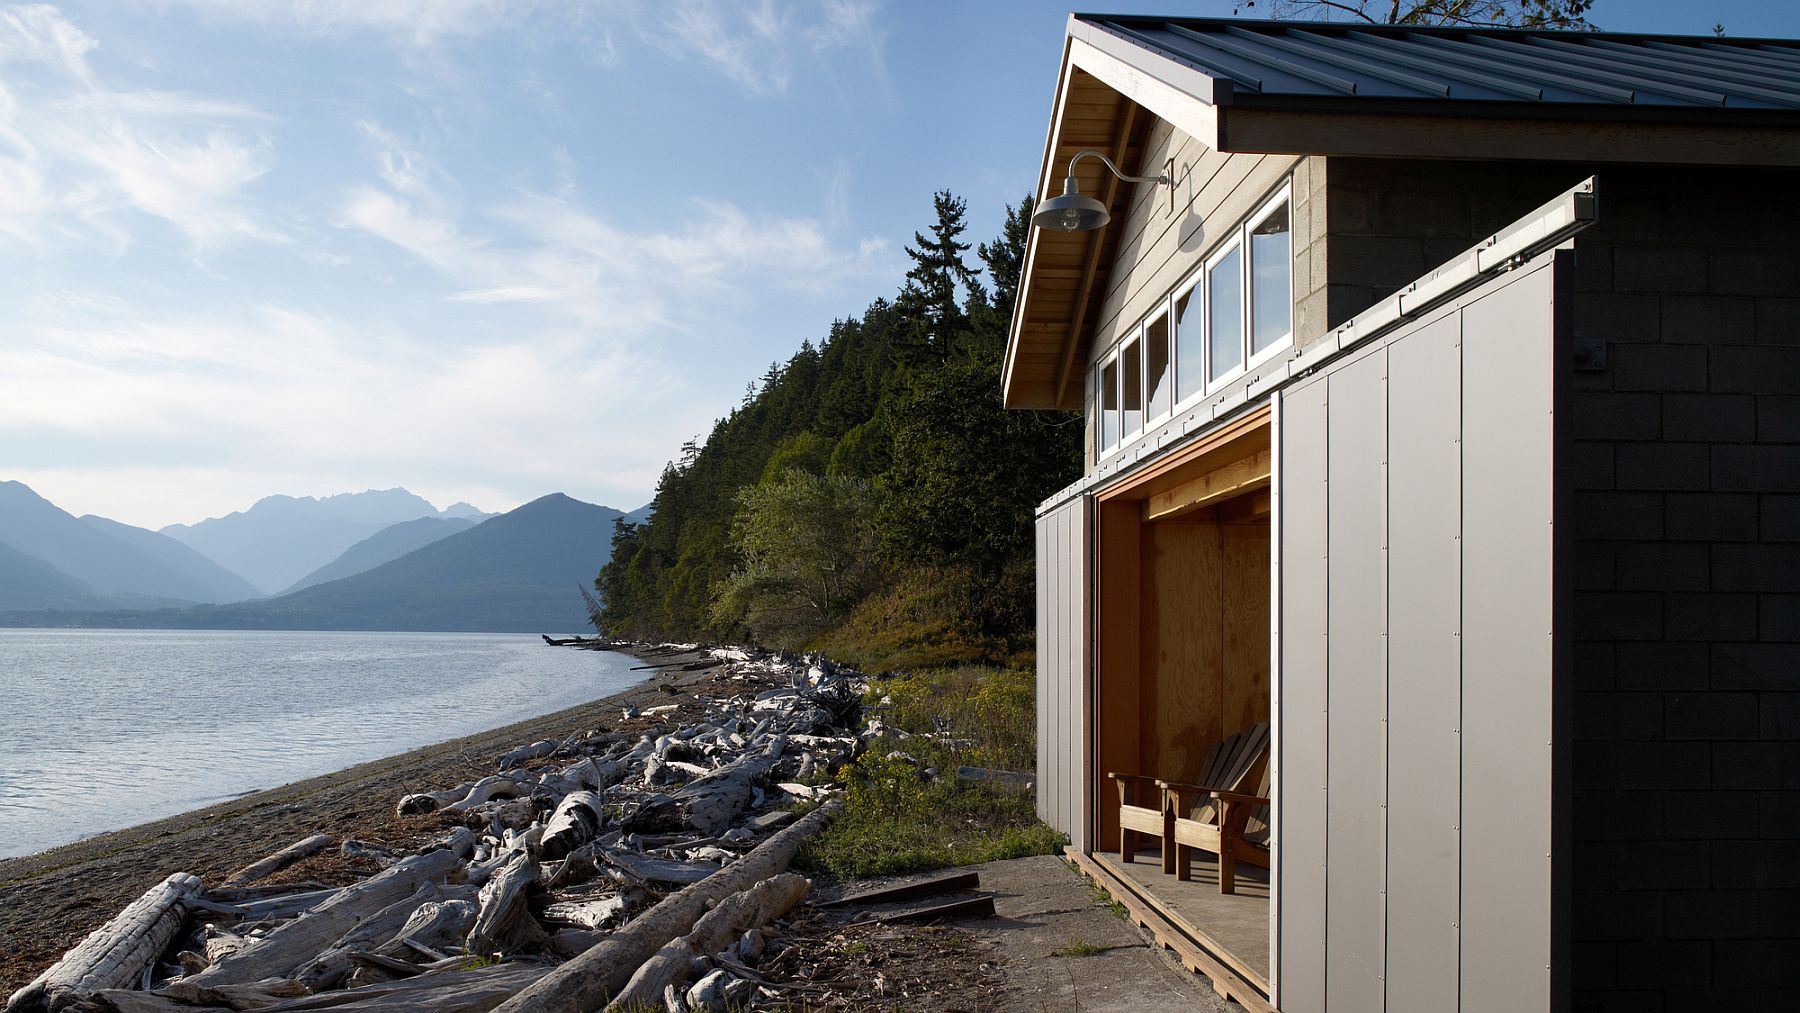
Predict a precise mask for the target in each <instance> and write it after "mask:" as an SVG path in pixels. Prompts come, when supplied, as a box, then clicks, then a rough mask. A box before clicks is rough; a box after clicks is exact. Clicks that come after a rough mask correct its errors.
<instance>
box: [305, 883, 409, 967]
mask: <svg viewBox="0 0 1800 1013" xmlns="http://www.w3.org/2000/svg"><path fill="white" fill-rule="evenodd" d="M442 898H443V893H442V891H440V890H439V889H438V887H437V884H435V883H423V884H421V885H420V886H419V888H418V889H417V890H415V891H413V892H412V893H411V894H409V895H407V896H405V897H402V898H400V899H399V900H397V901H395V902H393V903H392V904H389V905H387V906H386V907H384V908H382V909H381V910H379V911H377V912H375V913H374V914H372V915H370V916H369V917H367V918H365V919H363V920H362V921H360V922H358V923H356V926H355V927H354V928H352V929H350V930H349V931H348V932H345V933H344V934H343V935H342V936H339V937H338V939H337V941H336V942H334V943H332V944H331V947H330V948H329V949H327V950H324V951H323V952H321V953H320V954H319V955H318V956H317V957H314V958H313V959H312V960H309V961H307V962H306V963H305V965H303V966H302V967H301V968H300V970H299V971H298V972H297V973H296V974H295V975H294V977H295V978H296V979H298V980H299V981H300V982H301V983H302V984H304V985H305V986H306V988H307V990H308V991H311V992H323V991H325V990H326V989H330V988H336V987H338V985H339V984H340V983H341V982H342V981H343V980H344V978H345V977H347V976H348V975H349V974H350V971H351V970H352V967H353V964H352V961H351V959H350V954H352V953H354V952H356V951H358V950H372V949H374V948H375V947H377V946H380V945H381V944H382V943H385V942H387V941H388V940H390V939H392V938H394V934H395V933H397V932H399V931H400V928H401V926H403V925H405V924H406V922H407V919H408V918H411V917H412V913H413V912H414V911H417V910H418V909H419V908H420V907H422V906H423V905H425V904H429V903H432V902H435V901H438V900H441V899H442Z"/></svg>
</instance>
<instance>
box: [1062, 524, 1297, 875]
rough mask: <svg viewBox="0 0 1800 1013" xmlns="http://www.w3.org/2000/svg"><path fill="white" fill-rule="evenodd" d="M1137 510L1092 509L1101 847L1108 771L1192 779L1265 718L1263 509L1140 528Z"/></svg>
mask: <svg viewBox="0 0 1800 1013" xmlns="http://www.w3.org/2000/svg"><path fill="white" fill-rule="evenodd" d="M1256 496H1257V494H1251V495H1250V496H1247V497H1244V498H1243V499H1244V500H1245V501H1246V502H1248V501H1250V500H1251V499H1253V498H1255V497H1256ZM1262 501H1263V502H1265V503H1266V496H1265V497H1263V499H1262ZM1142 507H1143V503H1142V501H1141V500H1135V499H1132V500H1114V501H1112V502H1108V503H1105V504H1103V505H1102V507H1101V511H1100V565H1099V573H1100V587H1099V595H1098V599H1099V600H1098V608H1099V612H1100V615H1099V645H1098V657H1099V666H1098V679H1099V687H1098V690H1099V691H1098V692H1097V693H1096V702H1097V705H1098V711H1099V714H1098V728H1099V744H1098V749H1099V760H1100V766H1099V770H1098V772H1099V774H1100V777H1101V780H1102V781H1103V782H1104V783H1101V784H1098V785H1096V788H1097V790H1098V792H1099V797H1098V799H1097V802H1098V804H1097V805H1096V807H1095V811H1096V813H1097V814H1098V823H1099V826H1098V828H1097V829H1098V837H1097V839H1096V847H1098V848H1102V849H1105V848H1109V847H1115V846H1116V845H1117V841H1118V811H1117V810H1118V791H1117V789H1116V788H1115V787H1114V786H1113V784H1112V782H1111V781H1110V780H1109V779H1106V778H1105V774H1106V772H1108V771H1121V772H1129V773H1138V774H1147V775H1150V776H1154V777H1161V778H1166V779H1170V780H1189V781H1191V780H1194V779H1196V778H1198V777H1199V775H1200V772H1201V765H1202V763H1203V762H1204V760H1205V758H1206V753H1207V751H1208V750H1209V749H1211V748H1212V745H1213V743H1215V742H1218V741H1219V740H1220V739H1222V738H1224V737H1225V736H1227V735H1231V734H1233V733H1235V732H1238V731H1241V730H1243V729H1244V728H1247V727H1249V726H1250V725H1252V724H1256V723H1257V722H1266V721H1268V720H1269V522H1268V515H1267V510H1266V509H1261V510H1255V509H1251V510H1246V509H1243V504H1241V503H1235V502H1232V501H1227V502H1226V503H1223V504H1220V505H1219V506H1217V507H1215V508H1209V509H1206V510H1202V511H1196V512H1195V513H1192V514H1188V515H1185V516H1182V517H1178V518H1174V519H1170V520H1162V521H1154V522H1145V521H1144V520H1143V509H1142Z"/></svg>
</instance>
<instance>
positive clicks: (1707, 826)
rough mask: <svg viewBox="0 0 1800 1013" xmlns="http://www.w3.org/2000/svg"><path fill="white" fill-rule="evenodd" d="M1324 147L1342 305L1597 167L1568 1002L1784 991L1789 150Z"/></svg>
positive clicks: (1795, 228) (1793, 504) (1788, 791)
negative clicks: (1673, 157) (1623, 153)
mask: <svg viewBox="0 0 1800 1013" xmlns="http://www.w3.org/2000/svg"><path fill="white" fill-rule="evenodd" d="M1329 173H1330V182H1331V187H1330V192H1329V194H1328V200H1329V213H1328V219H1329V229H1328V235H1327V239H1326V242H1327V246H1328V270H1329V272H1330V278H1329V284H1328V287H1327V288H1328V292H1329V302H1330V314H1331V317H1332V323H1333V324H1334V325H1335V324H1336V323H1338V322H1341V321H1342V320H1344V319H1347V318H1348V317H1349V316H1350V315H1353V314H1354V313H1355V312H1356V311H1357V310H1360V309H1362V308H1363V307H1364V306H1366V305H1368V304H1369V302H1371V301H1372V300H1373V299H1375V298H1377V297H1378V296H1380V295H1382V294H1385V293H1386V292H1389V291H1392V290H1393V289H1394V288H1395V287H1397V286H1399V285H1402V284H1405V283H1406V282H1408V281H1410V280H1412V278H1414V277H1416V276H1417V275H1418V274H1420V273H1422V272H1423V271H1424V270H1426V269H1427V268H1429V267H1431V266H1435V265H1436V264H1437V263H1439V262H1441V261H1442V260H1444V259H1445V258H1447V257H1448V256H1450V255H1452V254H1454V253H1455V252H1457V251H1458V250H1461V249H1463V248H1465V247H1466V246H1467V245H1469V243H1470V242H1472V241H1474V240H1475V239H1478V238H1480V237H1481V236H1484V235H1486V234H1489V233H1491V232H1493V231H1494V230H1496V229H1498V228H1499V227H1501V226H1503V225H1505V224H1506V223H1508V222H1510V221H1512V220H1513V219H1514V218H1516V217H1518V216H1519V215H1521V214H1523V213H1525V212H1527V211H1529V210H1530V209H1531V208H1533V207H1536V206H1537V205H1538V204H1540V203H1542V202H1543V201H1545V200H1547V199H1549V198H1550V197H1551V196H1554V195H1555V194H1556V193H1559V192H1561V191H1562V190H1564V189H1566V188H1567V187H1568V186H1570V185H1573V184H1574V183H1575V182H1576V181H1578V180H1580V179H1582V178H1585V177H1586V176H1588V175H1590V174H1592V175H1597V176H1598V177H1599V183H1600V207H1601V211H1600V222H1599V224H1597V225H1596V226H1595V227H1594V228H1592V229H1590V230H1589V231H1588V232H1585V233H1583V234H1582V235H1581V236H1580V237H1579V238H1578V239H1577V242H1576V254H1577V267H1576V289H1577V294H1576V296H1575V303H1574V318H1573V323H1574V329H1575V339H1576V341H1578V342H1582V341H1588V342H1598V343H1601V344H1603V345H1604V347H1605V350H1606V363H1605V368H1603V369H1598V370H1591V371H1579V372H1574V373H1573V379H1574V385H1575V388H1576V393H1575V396H1574V404H1573V407H1572V418H1571V419H1570V420H1569V423H1568V424H1569V425H1570V426H1571V430H1570V433H1571V436H1572V438H1573V443H1572V445H1571V446H1570V454H1571V460H1570V461H1569V462H1568V468H1567V470H1566V471H1565V474H1566V475H1568V476H1569V480H1570V483H1571V485H1572V490H1571V492H1572V505H1573V514H1574V517H1573V525H1574V532H1573V539H1574V543H1573V553H1574V559H1573V560H1572V567H1571V570H1570V572H1571V574H1572V579H1573V581H1574V603H1573V604H1574V624H1575V629H1574V640H1575V643H1574V645H1573V647H1574V672H1573V678H1574V686H1573V690H1574V737H1575V740H1576V741H1575V743H1574V754H1573V756H1574V760H1573V762H1574V770H1573V780H1574V826H1573V828H1572V836H1573V841H1574V844H1573V847H1574V856H1573V857H1574V879H1573V887H1574V897H1573V900H1574V912H1573V920H1574V923H1573V927H1572V931H1573V937H1574V938H1573V955H1572V961H1573V966H1572V972H1573V973H1572V984H1573V989H1574V1008H1575V1009H1577V1010H1595V1011H1599V1010H1631V1011H1645V1013H1657V1011H1665V1010H1666V1011H1675V1010H1681V1011H1684V1013H1685V1011H1690V1010H1692V1011H1699V1010H1710V1009H1731V1010H1794V1009H1800V185H1797V184H1800V171H1795V170H1748V169H1704V168H1673V167H1618V166H1571V165H1530V164H1514V165H1504V164H1491V163H1490V164H1460V163H1450V162H1391V161H1376V160H1361V159H1332V160H1330V165H1329ZM1571 368H1573V366H1572V365H1571ZM1522 816H1524V814H1522ZM1524 818H1532V817H1531V816H1524Z"/></svg>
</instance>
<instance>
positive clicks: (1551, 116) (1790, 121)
mask: <svg viewBox="0 0 1800 1013" xmlns="http://www.w3.org/2000/svg"><path fill="white" fill-rule="evenodd" d="M1156 119H1161V120H1165V121H1167V122H1168V123H1169V124H1171V125H1172V126H1174V127H1175V128H1176V129H1178V130H1181V131H1182V132H1184V133H1186V134H1188V135H1189V136H1191V137H1193V138H1194V139H1195V140H1197V141H1199V142H1200V143H1201V144H1203V145H1205V146H1206V147H1209V148H1212V149H1213V150H1215V151H1221V152H1246V153H1258V154H1291V155H1345V156H1368V157H1386V158H1445V159H1481V160H1520V159H1523V160H1534V161H1572V162H1612V163H1621V162H1623V163H1643V164H1668V165H1683V164H1686V165H1745V166H1749V165H1759V166H1800V115H1797V114H1796V113H1795V112H1793V111H1791V110H1782V111H1768V110H1725V109H1708V110H1692V109H1668V108H1655V109H1652V108H1628V107H1619V106H1580V105H1562V106H1551V105H1548V104H1545V105H1539V106H1532V107H1526V106H1515V105H1510V104H1501V103H1488V104H1483V103H1477V102H1467V101H1450V100H1443V101H1439V100H1373V99H1359V98H1354V97H1349V98H1341V99H1334V100H1293V99H1291V98H1284V97H1281V96H1275V95H1266V96H1265V95H1257V94H1252V93H1249V92H1244V91H1240V90H1237V89H1234V87H1233V85H1232V82H1231V81H1230V80H1222V79H1218V78H1215V77H1212V76H1209V75H1208V74H1206V73H1204V72H1203V71H1201V70H1200V69H1199V68H1198V67H1194V66H1190V65H1188V64H1185V63H1182V62H1180V61H1178V60H1173V59H1168V58H1165V57H1163V56H1159V55H1157V54H1155V53H1152V52H1150V51H1149V50H1147V49H1145V48H1143V47H1142V46H1139V45H1137V44H1135V43H1133V42H1131V41H1129V40H1127V39H1124V38H1121V37H1120V36H1118V35H1114V34H1112V33H1110V32H1107V31H1105V30H1104V29H1102V28H1099V27H1097V26H1095V25H1093V24H1089V23H1087V22H1084V21H1082V20H1080V19H1079V18H1078V17H1074V16H1071V17H1070V19H1069V24H1068V33H1067V37H1066V38H1065V40H1064V46H1063V60H1062V70H1061V74H1060V77H1059V81H1058V85H1057V90H1056V100H1055V104H1054V106H1053V109H1052V115H1051V120H1050V130H1049V136H1048V138H1047V139H1046V141H1045V145H1044V160H1043V164H1042V167H1041V168H1040V170H1039V174H1038V188H1037V199H1038V200H1040V201H1042V200H1045V199H1047V198H1049V197H1053V196H1056V195H1057V194H1059V193H1061V192H1062V180H1063V173H1064V171H1065V168H1066V166H1067V165H1068V160H1069V158H1070V157H1071V156H1072V155H1074V154H1075V153H1076V152H1078V151H1081V150H1082V149H1084V148H1095V149H1098V150H1100V151H1104V152H1106V153H1107V154H1108V155H1109V156H1112V157H1113V160H1114V161H1115V162H1117V163H1118V164H1119V167H1120V168H1121V169H1123V170H1124V171H1126V172H1131V173H1134V174H1145V173H1153V172H1155V171H1157V170H1156V168H1155V167H1150V166H1142V165H1139V164H1138V159H1140V158H1142V157H1143V147H1144V143H1145V139H1146V138H1147V136H1148V133H1149V127H1150V125H1151V123H1152V122H1153V120H1156ZM1076 178H1077V179H1078V180H1079V181H1080V184H1081V192H1082V193H1083V194H1085V195H1088V196H1093V197H1097V198H1099V199H1100V200H1101V201H1103V202H1105V203H1106V204H1107V206H1108V209H1109V210H1110V211H1112V212H1113V214H1114V221H1113V222H1112V223H1111V224H1109V225H1108V226H1107V227H1106V228H1103V229H1101V230H1099V231H1098V232H1086V233H1064V232H1047V231H1045V230H1043V229H1036V228H1034V229H1032V230H1031V236H1030V239H1029V240H1028V243H1027V246H1026V252H1025V264H1024V268H1023V271H1022V273H1021V277H1020V281H1019V295H1018V302H1017V304H1016V306H1015V308H1014V313H1013V325H1012V332H1011V334H1010V335H1009V337H1008V340H1007V346H1006V361H1005V366H1004V370H1003V372H1002V375H1001V384H1002V389H1003V392H1004V397H1005V404H1006V406H1007V407H1008V408H1039V409H1068V410H1079V409H1081V408H1082V407H1083V396H1084V383H1083V381H1082V374H1083V370H1084V369H1085V367H1086V364H1087V355H1088V349H1089V345H1090V344H1091V342H1092V340H1093V332H1094V328H1095V326H1096V325H1097V323H1098V317H1099V313H1100V301H1101V299H1100V294H1101V293H1104V292H1107V291H1110V290H1111V287H1112V284H1111V274H1112V268H1113V264H1114V261H1115V259H1116V255H1117V246H1118V237H1119V236H1120V234H1122V233H1123V231H1124V230H1123V229H1122V228H1121V227H1120V224H1121V223H1120V222H1119V220H1118V219H1119V218H1121V217H1122V216H1123V214H1124V212H1125V210H1126V208H1127V207H1128V206H1129V198H1130V196H1131V186H1130V185H1129V184H1124V183H1121V182H1120V181H1119V180H1118V179H1117V178H1116V177H1114V176H1113V175H1112V174H1111V173H1109V172H1107V171H1106V170H1105V168H1104V167H1102V166H1101V165H1100V164H1099V163H1098V162H1097V161H1096V160H1094V159H1085V160H1083V162H1082V164H1081V165H1080V166H1078V167H1077V171H1076Z"/></svg>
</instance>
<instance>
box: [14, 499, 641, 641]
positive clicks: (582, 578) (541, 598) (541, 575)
mask: <svg viewBox="0 0 1800 1013" xmlns="http://www.w3.org/2000/svg"><path fill="white" fill-rule="evenodd" d="M415 511H416V512H418V513H421V514H423V515H422V516H411V517H408V518H406V519H404V520H400V521H397V522H393V523H387V524H383V523H381V521H382V520H383V519H385V518H386V517H389V516H393V515H394V514H398V513H413V512H415ZM646 512H647V511H646V510H638V511H633V513H632V514H630V515H624V516H626V518H627V519H628V520H636V519H642V517H643V516H644V515H645V513H646ZM620 516H622V515H621V513H620V511H618V510H614V509H612V508H609V507H601V506H595V505H593V504H588V503H582V502H580V501H578V500H574V499H571V498H570V497H568V496H564V495H562V494H552V495H550V496H546V497H543V498H541V499H538V500H534V501H532V502H531V503H527V504H525V505H524V506H522V507H520V508H518V509H517V510H514V511H512V512H510V513H507V514H502V515H498V516H496V515H491V514H484V513H482V512H480V511H478V510H476V509H475V508H473V507H470V506H468V505H467V504H457V505H456V506H453V507H451V508H449V509H447V510H443V511H439V510H437V509H436V508H435V507H433V506H432V505H431V504H430V503H428V502H426V501H425V500H423V499H420V498H418V497H416V496H413V495H412V494H411V493H408V492H406V491H405V490H403V489H394V490H384V491H372V492H369V493H358V494H351V495H345V496H328V497H323V498H321V499H314V498H312V497H301V498H295V497H285V496H284V497H270V498H269V499H265V500H261V501H259V502H258V503H257V504H256V505H255V506H253V507H251V508H250V509H249V510H246V511H242V512H239V513H234V514H231V515H228V516H227V517H224V518H213V519H211V520H208V521H202V522H200V523H199V524H194V525H178V526H172V528H165V529H164V531H165V532H172V533H170V534H165V533H163V532H155V531H149V530H146V529H144V528H137V527H132V526H130V525H127V524H121V523H119V522H117V521H112V520H108V519H106V518H103V517H95V516H91V515H90V516H87V517H81V518H76V517H73V516H71V515H70V514H68V513H67V512H66V511H63V510H61V509H59V508H58V507H56V506H55V505H54V504H52V503H50V502H49V501H47V500H45V499H43V498H42V497H40V496H38V495H37V494H36V493H34V492H32V491H31V490H30V489H29V488H28V487H26V486H24V485H23V484H21V483H18V482H0V625H9V626H21V625H23V626H46V625H49V626H93V627H123V628H218V629H236V628H256V629H263V628H269V629H370V630H481V631H495V632H504V631H530V630H539V629H544V630H570V629H580V628H581V627H582V626H584V625H585V623H586V611H585V608H584V606H583V603H582V601H581V597H580V594H579V591H578V588H580V587H586V586H589V585H590V584H591V583H592V581H593V577H594V574H595V573H596V572H597V571H598V569H599V567H600V566H601V565H602V564H603V563H604V562H605V561H606V558H607V556H608V554H609V552H610V549H611V536H612V525H613V522H614V521H615V520H616V519H618V518H619V517H620ZM259 525H261V526H262V533H261V534H258V526H259ZM358 526H360V527H362V528H365V529H366V528H373V531H372V532H371V533H369V534H367V535H365V536H364V537H362V538H360V539H356V540H353V541H352V542H351V543H350V544H349V545H348V546H347V547H345V548H343V549H342V550H341V551H339V552H338V553H337V554H336V556H335V557H333V558H328V559H326V560H324V561H323V562H322V565H314V566H312V567H311V568H310V570H309V571H308V572H304V573H303V574H302V575H301V576H300V577H298V578H297V579H296V580H294V581H293V582H291V584H290V585H288V586H285V587H284V588H283V589H282V590H281V593H280V595H279V596H278V597H273V598H264V597H262V596H261V595H260V594H259V592H258V589H257V588H256V587H254V586H252V584H251V583H250V582H248V581H246V580H245V579H243V578H242V577H241V576H239V575H238V574H235V573H233V572H231V571H230V570H229V569H227V568H226V567H224V566H222V565H220V563H219V562H218V561H216V560H214V559H209V558H208V557H207V555H205V554H203V553H202V552H201V551H199V550H198V549H197V548H196V547H195V546H193V545H190V544H184V542H183V541H182V540H178V539H177V538H176V537H175V536H176V535H181V536H185V537H186V538H187V539H189V540H191V541H198V542H200V543H201V544H204V545H207V546H208V547H211V548H214V549H215V550H217V549H219V547H220V546H226V547H230V546H239V547H243V546H250V545H254V544H256V543H257V542H258V541H261V543H262V544H264V545H270V544H275V543H280V542H281V540H282V539H283V538H284V537H290V540H298V539H299V538H301V537H305V538H307V539H310V541H311V544H312V545H313V546H314V548H313V550H312V553H311V556H310V557H309V556H305V555H302V554H299V553H293V554H290V555H289V557H288V562H285V563H283V564H282V565H284V566H292V565H293V561H294V560H299V559H303V558H311V559H316V558H317V556H318V554H319V553H320V552H322V551H323V549H321V548H320V546H329V545H331V544H333V541H332V540H333V539H337V540H340V541H341V540H342V538H343V533H344V532H346V531H350V530H353V528H355V527H358ZM197 532H198V533H199V534H198V535H196V533H197ZM263 572H264V573H265V574H267V573H273V572H277V571H276V570H274V569H265V570H264V571H263ZM265 579H267V578H266V577H265Z"/></svg>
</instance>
